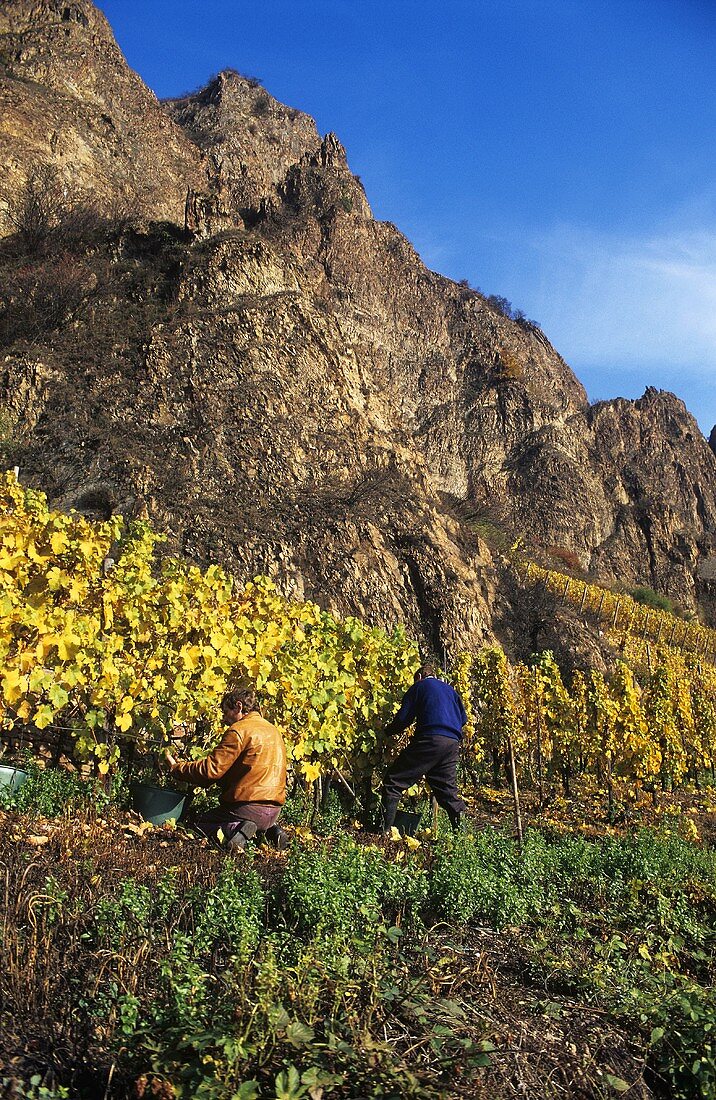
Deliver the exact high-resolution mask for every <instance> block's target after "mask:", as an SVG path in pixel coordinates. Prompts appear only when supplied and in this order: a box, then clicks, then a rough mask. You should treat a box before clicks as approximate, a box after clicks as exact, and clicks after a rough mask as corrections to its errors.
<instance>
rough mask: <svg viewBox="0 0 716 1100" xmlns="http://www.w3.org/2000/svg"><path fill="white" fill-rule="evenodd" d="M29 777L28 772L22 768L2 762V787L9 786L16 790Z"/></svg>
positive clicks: (0, 785)
mask: <svg viewBox="0 0 716 1100" xmlns="http://www.w3.org/2000/svg"><path fill="white" fill-rule="evenodd" d="M26 779H27V772H24V771H23V770H22V768H14V767H12V765H10V764H0V787H9V788H10V790H11V791H16V790H17V789H18V787H21V786H22V785H23V783H24V782H25V780H26Z"/></svg>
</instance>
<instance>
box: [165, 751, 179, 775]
mask: <svg viewBox="0 0 716 1100" xmlns="http://www.w3.org/2000/svg"><path fill="white" fill-rule="evenodd" d="M162 762H163V763H164V764H165V765H166V767H167V768H169V770H170V771H171V769H172V768H173V767H175V766H176V765H177V764H178V763H179V761H178V760H177V758H176V756H174V754H173V753H171V752H170V751H169V749H165V750H164V753H163V757H162Z"/></svg>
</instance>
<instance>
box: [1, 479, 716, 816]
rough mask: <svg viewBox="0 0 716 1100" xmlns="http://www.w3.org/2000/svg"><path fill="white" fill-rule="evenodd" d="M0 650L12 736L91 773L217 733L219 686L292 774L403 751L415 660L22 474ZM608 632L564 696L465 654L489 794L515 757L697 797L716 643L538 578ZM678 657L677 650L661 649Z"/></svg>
mask: <svg viewBox="0 0 716 1100" xmlns="http://www.w3.org/2000/svg"><path fill="white" fill-rule="evenodd" d="M1 504H2V514H1V515H0V536H1V539H2V541H1V544H0V646H2V661H3V674H2V683H1V688H2V700H1V705H2V711H1V713H0V722H1V724H2V729H3V730H4V736H5V738H6V740H9V741H11V742H12V743H13V744H19V743H22V742H23V741H26V742H31V743H34V742H36V741H37V739H38V737H39V738H41V737H42V736H43V734H44V735H45V736H49V735H50V734H51V733H53V732H54V733H57V732H62V733H64V734H66V735H67V737H68V738H69V743H70V744H71V746H72V753H73V755H74V756H75V757H76V758H77V759H78V760H79V761H84V762H87V761H91V762H92V763H93V765H94V767H95V768H96V770H97V771H98V772H99V773H100V774H107V773H108V772H109V771H110V770H111V769H112V768H115V767H116V766H117V764H118V762H119V760H120V759H121V757H122V755H123V754H124V756H125V757H127V756H129V758H130V759H133V758H134V757H135V756H136V754H137V752H139V753H141V752H144V751H146V750H147V748H149V747H157V746H158V745H160V744H161V743H162V742H165V741H166V740H167V739H168V738H169V737H170V736H172V733H173V731H174V730H175V729H177V728H178V727H179V728H180V729H181V730H182V731H183V732H184V738H185V742H186V745H187V748H188V751H190V752H192V753H194V754H196V755H199V754H201V753H203V752H204V751H206V748H207V746H208V745H210V744H211V743H212V741H213V740H215V738H216V735H217V733H218V727H217V721H218V715H219V710H218V702H219V700H220V698H221V696H222V694H223V692H224V691H225V690H226V687H227V685H228V684H230V683H232V682H236V681H237V680H241V679H248V680H250V681H251V682H252V683H253V684H255V685H256V686H257V688H258V690H259V692H260V694H261V697H262V700H263V705H264V711H265V713H266V715H267V717H269V718H270V720H271V721H273V722H275V723H276V724H277V725H278V726H279V727H280V728H281V730H282V731H283V733H284V736H285V738H286V741H287V745H288V749H289V755H290V758H291V760H292V762H293V766H294V770H295V772H296V774H297V775H299V776H300V777H302V778H303V779H305V780H307V781H309V782H310V781H313V780H315V779H317V778H318V777H319V776H320V775H322V774H325V773H329V772H331V771H332V770H334V769H339V770H341V769H347V770H348V771H349V772H350V773H351V774H352V775H353V777H354V779H361V778H363V779H366V778H367V780H368V781H369V780H370V776H371V775H372V773H373V772H374V771H375V770H376V769H378V768H380V766H381V765H382V764H383V763H384V762H385V759H386V755H387V754H389V753H390V752H391V751H393V750H394V746H392V745H386V744H385V743H384V739H383V737H382V730H383V727H384V726H385V724H386V722H387V720H388V719H389V718H390V716H391V715H392V713H393V712H394V710H395V707H396V706H397V703H398V702H399V700H400V697H401V695H402V693H403V691H404V690H405V689H406V687H407V686H408V685H409V684H410V683H411V682H412V673H413V671H414V669H415V668H416V667H417V665H418V664H419V655H418V650H417V646H416V644H415V643H414V642H412V641H411V640H410V639H408V638H407V637H406V635H405V633H404V631H403V630H402V629H401V628H400V627H396V628H395V629H394V630H393V631H392V632H390V633H387V632H385V631H383V630H380V629H377V628H370V627H367V626H365V625H364V624H363V623H362V622H360V621H359V620H357V619H355V618H347V619H339V618H337V617H336V616H334V615H331V614H330V613H328V612H326V611H322V610H320V609H319V608H318V607H317V606H316V605H315V604H312V603H305V602H304V603H297V602H293V601H291V600H289V599H287V598H285V597H284V596H282V595H281V594H280V593H279V592H278V591H277V590H276V588H275V587H274V585H273V584H272V583H271V582H270V581H269V580H268V579H267V578H261V577H257V578H255V579H254V580H253V581H252V582H250V583H249V584H248V585H246V586H245V587H244V588H243V589H240V590H238V589H236V588H235V586H234V585H233V584H232V581H231V579H230V578H229V577H227V575H226V574H225V573H224V572H223V571H222V570H221V569H220V568H219V567H218V566H210V567H208V568H207V569H206V570H204V571H202V570H201V569H199V568H198V567H196V566H192V565H189V564H187V563H185V562H182V561H178V560H177V559H175V558H171V557H162V556H161V554H160V548H161V541H162V540H161V537H160V536H159V535H157V534H156V533H154V532H153V531H152V530H151V529H150V527H149V526H148V525H147V524H146V523H142V522H138V523H132V524H129V525H125V524H123V522H122V520H121V519H120V518H114V519H112V520H111V521H109V522H105V523H99V522H98V523H92V522H90V521H88V520H86V519H85V518H84V517H82V516H80V515H78V514H71V515H64V514H62V513H59V512H56V511H52V510H50V509H49V508H48V507H47V502H46V500H45V499H44V497H43V496H42V495H41V494H38V493H34V492H33V491H32V490H27V489H23V488H22V487H21V486H20V485H19V484H18V483H17V481H16V479H15V477H14V475H13V474H7V475H6V476H5V479H4V483H3V487H2V500H1ZM526 573H527V575H526V578H525V579H526V582H528V583H536V582H539V583H542V584H545V585H547V586H548V587H550V588H551V589H552V590H554V591H558V592H559V594H560V595H561V597H562V598H563V599H565V600H567V601H570V602H572V603H573V604H574V605H576V606H578V607H579V609H580V610H581V611H583V612H584V613H585V614H586V613H587V612H592V613H593V614H594V615H596V616H598V617H599V619H600V621H601V622H603V623H605V624H606V625H607V626H608V629H609V635H610V638H612V639H613V643H614V647H615V652H617V653H618V657H617V659H616V660H615V663H614V668H613V671H612V673H611V674H610V675H609V676H606V675H605V674H603V673H602V672H600V671H598V670H595V669H585V670H580V671H577V672H575V673H574V674H573V676H572V677H571V681H570V682H565V681H564V680H563V677H562V673H561V671H560V669H559V667H558V665H557V663H556V662H555V660H554V658H553V656H552V655H551V654H550V653H549V652H546V653H542V654H536V655H535V656H534V658H533V660H532V661H531V662H530V663H529V664H516V665H514V666H510V665H509V663H508V661H507V659H506V657H505V654H504V652H503V651H502V650H501V649H500V648H499V647H497V646H495V647H489V648H486V649H484V650H482V651H481V652H478V653H474V654H469V653H463V654H458V655H457V656H456V657H455V659H454V664H453V666H452V667H451V668H449V669H447V675H448V677H449V678H450V679H451V680H452V682H453V683H454V684H455V685H456V686H457V687H458V689H459V690H460V693H461V695H462V696H463V698H464V700H465V703H466V706H467V710H468V715H469V719H470V720H469V723H468V726H467V727H466V731H465V734H466V747H467V752H466V754H465V755H466V766H467V767H468V768H469V770H470V772H471V774H472V775H473V776H475V777H477V778H479V779H480V780H484V779H485V778H486V776H487V775H488V774H489V775H491V777H492V779H494V780H495V781H497V782H499V781H500V778H501V774H502V771H503V770H504V759H505V755H506V753H507V751H508V748H509V749H510V750H511V751H512V752H513V754H514V756H515V759H516V766H517V770H518V772H519V775H520V780H521V782H523V783H526V784H527V786H529V787H531V788H537V789H539V790H540V793H543V791H544V788H545V785H546V784H548V783H551V782H553V781H555V779H556V780H557V781H558V782H561V783H562V785H563V787H564V793H565V795H567V796H569V794H570V793H571V790H572V787H573V785H574V783H575V782H587V783H588V784H590V785H591V786H592V787H594V786H596V787H598V789H599V790H601V791H602V792H603V793H604V795H605V797H606V799H607V801H608V803H609V807H610V809H611V808H613V803H614V798H615V795H619V796H620V797H627V796H629V795H630V794H633V793H634V792H635V791H639V790H640V789H643V788H646V789H649V790H651V791H652V792H654V795H656V792H657V791H658V790H667V789H673V788H674V787H677V786H679V785H680V784H683V783H684V782H685V781H692V782H695V783H698V782H699V781H700V777H701V776H702V774H703V773H704V771H707V772H711V773H713V771H714V766H715V765H716V667H715V666H714V665H713V664H712V663H711V662H710V661H709V660H707V658H706V656H705V654H706V653H711V652H712V650H711V646H712V644H713V635H714V632H713V631H711V630H709V629H707V628H705V627H702V626H700V625H699V624H693V623H685V622H683V621H682V620H678V619H675V617H674V616H672V615H669V614H667V613H666V612H661V611H656V610H654V609H651V608H645V607H643V606H642V605H639V604H637V603H636V602H635V601H633V600H629V598H628V597H624V596H619V597H617V596H615V595H614V594H613V593H610V592H608V591H607V590H606V589H599V588H595V587H593V586H587V585H584V584H582V582H574V581H573V580H572V579H571V578H564V577H562V575H560V574H550V573H546V572H543V573H541V572H540V570H539V569H538V567H536V566H532V567H529V568H528V569H527V571H526ZM669 643H673V644H669Z"/></svg>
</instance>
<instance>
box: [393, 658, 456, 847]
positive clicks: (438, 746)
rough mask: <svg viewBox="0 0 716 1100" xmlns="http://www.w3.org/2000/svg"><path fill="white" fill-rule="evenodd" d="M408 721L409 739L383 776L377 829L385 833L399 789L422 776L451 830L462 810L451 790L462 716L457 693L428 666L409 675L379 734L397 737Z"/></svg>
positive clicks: (453, 787) (454, 779)
mask: <svg viewBox="0 0 716 1100" xmlns="http://www.w3.org/2000/svg"><path fill="white" fill-rule="evenodd" d="M413 722H415V733H414V734H413V738H412V740H411V741H410V743H409V744H408V745H407V746H406V748H404V749H403V751H402V752H401V754H400V756H398V758H397V760H394V761H393V763H392V764H391V765H390V767H389V768H388V770H387V772H386V773H385V776H384V777H383V823H382V824H383V830H384V832H389V831H390V829H391V826H392V825H393V822H394V821H395V814H396V811H397V809H398V803H399V802H400V796H401V795H402V793H403V791H405V790H407V789H408V787H412V785H413V783H417V781H418V780H419V779H422V778H423V776H424V777H425V779H426V780H427V783H428V786H429V787H430V790H431V791H432V793H433V794H434V796H435V799H436V801H437V803H438V805H439V806H442V808H443V809H444V810H445V811H446V812H447V815H448V817H449V818H450V824H451V825H452V828H453V830H454V831H455V832H457V830H458V829H459V828H460V819H461V817H462V814H463V813H464V811H465V803H464V802H463V801H462V799H461V798H460V795H459V794H458V790H457V762H458V757H459V755H460V742H461V741H462V727H463V726H464V725H465V723H466V722H467V714H466V713H465V708H464V706H463V705H462V699H461V698H460V696H459V695H458V693H457V692H456V691H455V689H454V688H453V687H451V686H450V684H446V683H445V681H444V680H438V678H437V677H436V675H435V670H434V668H433V667H432V665H423V666H422V667H421V668H419V669H418V671H417V672H416V673H415V683H414V684H413V686H412V687H411V688H408V690H407V691H406V693H405V695H404V696H403V701H402V703H401V704H400V710H399V711H398V713H397V714H396V715H395V718H393V720H392V721H391V722H389V723H388V725H387V726H386V728H385V732H386V733H387V734H388V735H390V734H397V733H402V731H403V730H406V729H407V728H408V726H410V725H411V724H412V723H413Z"/></svg>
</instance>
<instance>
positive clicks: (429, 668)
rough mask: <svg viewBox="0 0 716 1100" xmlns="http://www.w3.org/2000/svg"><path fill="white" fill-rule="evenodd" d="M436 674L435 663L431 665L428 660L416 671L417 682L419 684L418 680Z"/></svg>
mask: <svg viewBox="0 0 716 1100" xmlns="http://www.w3.org/2000/svg"><path fill="white" fill-rule="evenodd" d="M434 675H435V665H431V664H430V663H427V662H426V664H424V665H421V666H420V668H419V669H418V671H417V672H416V673H415V682H416V684H417V682H418V680H425V679H426V678H427V677H428V676H434Z"/></svg>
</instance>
